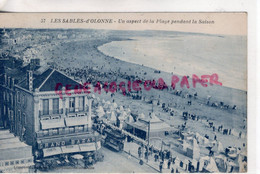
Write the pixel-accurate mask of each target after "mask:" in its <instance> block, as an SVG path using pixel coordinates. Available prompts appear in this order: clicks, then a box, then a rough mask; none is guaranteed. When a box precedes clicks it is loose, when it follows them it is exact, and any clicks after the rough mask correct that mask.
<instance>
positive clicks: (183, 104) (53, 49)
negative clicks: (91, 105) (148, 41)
mask: <svg viewBox="0 0 260 174" xmlns="http://www.w3.org/2000/svg"><path fill="white" fill-rule="evenodd" d="M25 33H26V31H25ZM55 33H56V34H57V35H58V34H59V35H62V36H61V37H60V38H57V37H54V36H53V37H52V36H51V37H52V39H49V40H48V39H47V40H46V41H42V40H41V39H39V40H38V41H35V42H36V43H37V42H41V44H35V45H34V46H32V48H30V49H29V50H36V52H37V57H38V58H41V60H42V61H43V62H45V63H46V64H49V65H52V66H54V67H56V68H58V69H59V70H61V71H63V72H65V73H67V74H70V75H71V76H72V77H74V78H75V79H77V80H79V81H80V80H81V81H83V82H85V81H90V82H92V83H93V84H95V82H96V81H100V82H103V83H104V82H108V83H111V82H112V81H115V82H116V83H117V84H119V83H120V82H122V81H124V82H126V83H127V79H126V78H125V77H131V80H134V79H135V80H136V79H138V80H141V81H145V80H153V79H155V80H156V81H157V80H158V79H159V78H163V79H164V81H165V82H166V84H167V85H168V86H169V87H170V84H171V77H172V75H173V74H171V73H169V72H164V71H160V73H155V71H156V69H154V68H150V67H147V66H144V65H139V64H136V63H131V62H126V61H122V60H119V59H117V58H115V57H111V56H109V55H106V54H104V53H103V52H101V51H100V49H98V48H99V47H100V46H102V45H104V44H107V43H110V42H113V41H128V40H129V39H131V38H132V37H133V36H138V35H140V36H142V37H149V36H150V35H152V33H150V34H149V35H147V34H146V35H144V33H142V32H141V33H131V32H130V33H124V32H118V33H116V32H115V31H103V30H101V31H92V30H86V31H84V30H76V31H75V33H74V31H69V30H68V31H67V30H64V31H63V30H62V31H59V30H57V31H55V30H54V32H53V35H56V34H55ZM44 34H46V33H45V32H44V31H37V33H36V35H44ZM63 37H64V38H63ZM33 52H34V51H27V52H26V53H25V56H27V57H33V56H34V54H33ZM26 54H27V55H26ZM175 75H178V74H175ZM180 77H181V76H180ZM189 82H190V84H191V83H192V82H191V79H190V78H189ZM57 83H58V82H57ZM141 87H142V88H143V85H141ZM53 88H54V87H53ZM176 90H180V91H182V93H183V94H191V95H193V94H194V93H197V95H198V97H197V98H198V99H196V100H195V99H192V105H187V102H188V100H189V99H188V98H184V97H183V96H177V95H174V91H172V90H169V91H165V90H164V91H160V90H156V89H152V90H150V91H146V90H144V89H142V93H143V96H145V97H146V98H149V97H152V96H153V97H154V98H156V99H159V100H160V101H161V103H167V104H172V105H173V104H175V103H176V104H177V106H176V107H175V109H176V111H178V112H179V115H178V116H176V117H169V115H167V114H166V113H165V114H161V111H160V108H159V107H158V108H157V107H155V108H154V110H155V112H158V117H160V118H161V119H163V120H165V121H167V122H168V123H169V124H171V125H173V126H176V127H177V126H178V125H180V124H182V123H183V118H182V117H181V114H182V112H183V111H186V110H188V111H189V113H193V114H196V115H199V116H200V117H201V118H204V119H205V120H210V121H214V124H215V125H223V126H224V127H225V128H228V129H229V128H232V129H235V130H236V131H237V132H240V131H241V132H243V133H244V134H245V135H246V117H247V110H246V107H247V104H246V101H247V100H246V99H247V92H246V91H243V90H238V89H232V88H229V87H224V86H217V85H214V86H209V87H202V86H201V85H197V87H196V88H192V87H191V88H189V89H187V88H185V87H184V88H181V87H180V86H179V85H177V86H176ZM93 93H94V92H93ZM110 94H111V93H108V94H106V93H105V92H104V90H102V92H101V94H97V93H96V94H95V95H96V96H98V97H99V98H101V99H105V100H110V101H112V100H114V101H115V102H117V103H120V105H123V106H127V107H130V109H131V110H132V112H135V111H136V112H143V113H144V114H146V115H147V114H148V113H149V112H151V108H152V106H151V104H145V103H144V102H143V101H139V100H132V99H131V98H129V97H126V96H124V95H122V93H121V91H119V92H117V93H116V94H115V96H114V97H113V98H111V95H110ZM209 96H211V98H210V102H211V103H214V102H217V103H219V102H224V104H225V105H229V106H230V107H231V108H232V107H233V106H234V105H236V106H237V109H236V110H232V109H223V108H222V109H221V108H220V107H212V106H209V105H207V104H206V102H207V98H208V97H209ZM159 113H160V114H159ZM188 126H189V127H190V130H191V131H193V132H200V133H202V134H203V130H204V128H203V129H202V127H201V126H203V124H202V123H197V122H196V123H188ZM212 136H213V135H212ZM231 139H232V140H231ZM231 139H230V137H228V138H227V137H224V138H223V142H224V143H225V142H226V144H225V146H228V145H238V146H242V143H244V142H246V137H245V138H244V139H243V140H241V139H239V140H238V139H237V138H235V137H233V138H231Z"/></svg>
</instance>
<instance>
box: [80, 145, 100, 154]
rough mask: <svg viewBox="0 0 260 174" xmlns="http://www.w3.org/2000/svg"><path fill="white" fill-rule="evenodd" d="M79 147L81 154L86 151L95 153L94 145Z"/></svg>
mask: <svg viewBox="0 0 260 174" xmlns="http://www.w3.org/2000/svg"><path fill="white" fill-rule="evenodd" d="M79 147H80V150H81V151H82V152H88V151H95V150H96V145H95V143H85V144H80V145H79Z"/></svg>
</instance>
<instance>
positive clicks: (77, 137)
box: [0, 61, 101, 158]
mask: <svg viewBox="0 0 260 174" xmlns="http://www.w3.org/2000/svg"><path fill="white" fill-rule="evenodd" d="M31 63H32V65H33V66H30V68H24V69H23V71H22V72H21V73H23V75H22V77H21V78H20V79H19V80H17V81H15V79H14V78H12V77H9V76H8V75H10V73H4V74H2V79H4V82H3V83H2V84H1V90H0V91H1V105H2V104H3V107H1V120H2V122H3V123H2V124H3V125H4V127H5V128H10V130H11V132H13V133H14V134H15V135H16V136H18V137H19V138H20V140H21V141H24V142H25V143H26V144H28V145H31V146H32V147H33V153H34V154H35V156H36V157H37V158H43V157H49V156H53V155H59V154H68V153H84V152H89V151H96V150H98V149H100V147H101V143H100V138H99V136H98V135H95V134H94V132H93V130H92V120H91V107H92V98H91V96H90V95H88V93H86V91H84V90H82V89H81V87H82V85H81V84H79V83H78V82H77V81H75V80H73V79H72V78H70V77H68V76H66V75H65V74H63V73H61V72H59V71H57V70H55V69H51V68H49V67H40V66H38V64H39V62H38V61H34V62H31ZM35 64H36V65H35ZM21 73H20V74H21ZM57 84H60V85H59V88H56V86H57ZM62 86H63V87H62ZM74 88H76V89H75V90H74ZM68 91H70V92H68ZM75 91H76V92H75Z"/></svg>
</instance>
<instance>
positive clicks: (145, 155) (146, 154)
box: [144, 150, 148, 162]
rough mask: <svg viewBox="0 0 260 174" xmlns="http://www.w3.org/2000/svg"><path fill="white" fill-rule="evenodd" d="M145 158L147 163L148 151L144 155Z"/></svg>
mask: <svg viewBox="0 0 260 174" xmlns="http://www.w3.org/2000/svg"><path fill="white" fill-rule="evenodd" d="M144 157H145V159H146V162H148V151H147V150H146V151H145V153H144Z"/></svg>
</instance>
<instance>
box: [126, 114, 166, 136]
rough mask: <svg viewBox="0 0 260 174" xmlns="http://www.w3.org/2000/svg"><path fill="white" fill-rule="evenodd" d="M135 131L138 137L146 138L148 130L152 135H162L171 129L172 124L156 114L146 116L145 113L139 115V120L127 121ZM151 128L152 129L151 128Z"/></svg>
mask: <svg viewBox="0 0 260 174" xmlns="http://www.w3.org/2000/svg"><path fill="white" fill-rule="evenodd" d="M126 123H127V124H128V125H129V127H130V129H132V131H133V133H134V134H136V135H137V136H138V137H140V138H143V139H146V138H147V135H148V131H150V132H149V133H150V134H149V135H150V138H151V137H162V136H164V134H165V131H171V127H170V125H168V124H167V123H165V122H164V121H162V120H160V119H159V118H158V117H157V116H155V114H151V116H150V117H145V116H144V114H140V115H139V116H138V120H137V121H136V122H134V123H129V122H126ZM149 128H150V129H149Z"/></svg>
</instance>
